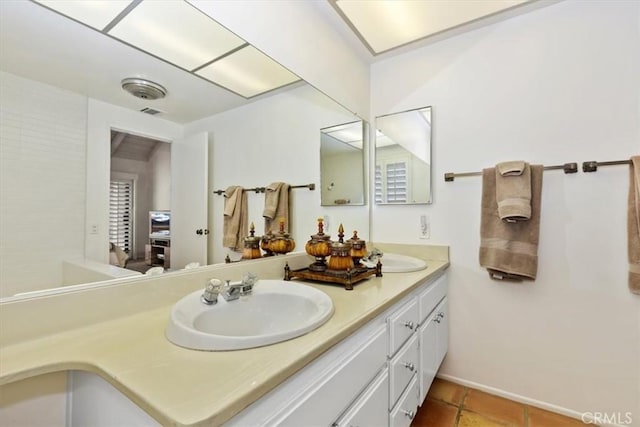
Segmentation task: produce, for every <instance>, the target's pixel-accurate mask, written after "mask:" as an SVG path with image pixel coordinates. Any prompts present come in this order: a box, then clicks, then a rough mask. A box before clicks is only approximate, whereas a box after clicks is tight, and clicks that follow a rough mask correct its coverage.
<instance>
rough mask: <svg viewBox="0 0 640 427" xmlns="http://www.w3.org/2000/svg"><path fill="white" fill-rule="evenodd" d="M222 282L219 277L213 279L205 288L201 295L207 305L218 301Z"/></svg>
mask: <svg viewBox="0 0 640 427" xmlns="http://www.w3.org/2000/svg"><path fill="white" fill-rule="evenodd" d="M221 286H222V282H221V281H220V280H218V279H211V280H209V283H207V286H206V287H205V288H204V292H203V293H202V296H201V297H200V300H201V301H202V302H203V303H205V304H207V305H214V304H216V303H217V302H218V295H219V294H220V287H221Z"/></svg>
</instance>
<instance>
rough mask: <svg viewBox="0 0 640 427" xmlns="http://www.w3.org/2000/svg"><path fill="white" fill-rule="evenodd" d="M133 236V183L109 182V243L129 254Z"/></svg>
mask: <svg viewBox="0 0 640 427" xmlns="http://www.w3.org/2000/svg"><path fill="white" fill-rule="evenodd" d="M132 236H133V181H111V186H110V189H109V241H110V242H111V243H113V244H114V245H116V246H119V247H120V248H122V249H123V250H124V251H125V252H127V253H130V252H131V246H132Z"/></svg>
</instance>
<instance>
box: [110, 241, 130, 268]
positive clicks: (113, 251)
mask: <svg viewBox="0 0 640 427" xmlns="http://www.w3.org/2000/svg"><path fill="white" fill-rule="evenodd" d="M128 260H129V255H128V254H127V253H126V252H125V251H124V250H122V248H121V247H120V246H116V245H114V244H113V243H111V242H109V264H111V265H115V266H117V267H122V268H125V267H126V266H127V261H128Z"/></svg>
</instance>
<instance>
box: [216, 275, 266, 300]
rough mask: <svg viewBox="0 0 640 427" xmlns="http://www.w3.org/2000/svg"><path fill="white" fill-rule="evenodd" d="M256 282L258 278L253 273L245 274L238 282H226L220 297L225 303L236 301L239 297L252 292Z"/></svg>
mask: <svg viewBox="0 0 640 427" xmlns="http://www.w3.org/2000/svg"><path fill="white" fill-rule="evenodd" d="M257 281H258V276H256V275H255V274H253V273H246V274H245V275H244V276H242V280H241V281H240V282H234V283H231V281H230V280H226V281H225V282H226V283H225V285H224V287H223V289H222V297H223V298H224V299H225V301H233V300H237V299H238V298H240V297H241V296H245V295H249V294H250V293H251V292H252V291H253V285H255V283H256V282H257Z"/></svg>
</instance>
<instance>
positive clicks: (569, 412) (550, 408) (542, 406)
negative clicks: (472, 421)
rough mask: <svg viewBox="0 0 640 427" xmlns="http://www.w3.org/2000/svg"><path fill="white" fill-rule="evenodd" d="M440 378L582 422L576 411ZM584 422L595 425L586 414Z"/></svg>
mask: <svg viewBox="0 0 640 427" xmlns="http://www.w3.org/2000/svg"><path fill="white" fill-rule="evenodd" d="M437 377H438V378H441V379H443V380H447V381H450V382H452V383H456V384H460V385H462V386H466V387H470V388H474V389H476V390H480V391H484V392H486V393H489V394H493V395H495V396H500V397H504V398H505V399H509V400H513V401H515V402H519V403H524V404H526V405H529V406H535V407H536V408H540V409H544V410H546V411H549V412H555V413H556V414H560V415H564V416H566V417H570V418H575V419H577V420H580V421H582V420H583V418H582V415H583V413H582V412H578V411H574V410H572V409H567V408H564V407H562V406H558V405H553V404H551V403H548V402H543V401H541V400H536V399H531V398H529V397H526V396H522V395H519V394H515V393H511V392H508V391H505V390H501V389H499V388H495V387H490V386H487V385H484V384H480V383H476V382H473V381H468V380H465V379H462V378H458V377H455V376H453V375H446V374H438V375H437ZM583 422H591V423H592V425H593V418H592V417H591V416H587V415H586V414H585V416H584V421H583ZM599 425H600V426H601V427H628V426H623V425H620V424H599Z"/></svg>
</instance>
